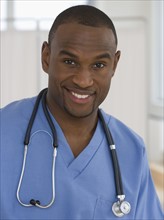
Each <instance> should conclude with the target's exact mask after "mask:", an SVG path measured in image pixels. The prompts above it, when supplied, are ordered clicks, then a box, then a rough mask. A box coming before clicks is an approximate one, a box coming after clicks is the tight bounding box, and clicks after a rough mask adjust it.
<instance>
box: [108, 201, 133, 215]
mask: <svg viewBox="0 0 164 220" xmlns="http://www.w3.org/2000/svg"><path fill="white" fill-rule="evenodd" d="M130 210H131V205H130V203H129V202H127V201H117V202H115V203H114V204H113V206H112V211H113V213H114V215H115V216H117V217H122V216H124V215H127V214H128V213H129V212H130Z"/></svg>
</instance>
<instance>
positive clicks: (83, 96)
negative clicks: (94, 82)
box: [71, 91, 89, 99]
mask: <svg viewBox="0 0 164 220" xmlns="http://www.w3.org/2000/svg"><path fill="white" fill-rule="evenodd" d="M71 94H72V95H73V96H75V97H76V98H78V99H86V98H88V97H89V95H82V94H78V93H75V92H73V91H71Z"/></svg>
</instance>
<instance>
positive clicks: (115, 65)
mask: <svg viewBox="0 0 164 220" xmlns="http://www.w3.org/2000/svg"><path fill="white" fill-rule="evenodd" d="M120 56H121V51H119V50H118V51H117V52H116V53H115V56H114V64H113V75H114V73H115V70H116V68H117V64H118V61H119V59H120Z"/></svg>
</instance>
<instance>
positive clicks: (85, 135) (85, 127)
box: [47, 102, 98, 157]
mask: <svg viewBox="0 0 164 220" xmlns="http://www.w3.org/2000/svg"><path fill="white" fill-rule="evenodd" d="M47 103H48V107H49V110H50V111H51V113H52V115H53V116H54V118H55V119H56V121H57V122H58V124H59V125H60V127H61V129H62V131H63V133H64V135H65V137H66V139H67V142H68V144H69V145H70V148H71V150H72V152H73V154H74V156H75V157H76V156H78V155H79V154H80V153H81V151H82V150H83V149H84V148H85V147H86V146H87V145H88V144H89V142H90V140H91V138H92V136H93V134H94V131H95V129H96V125H97V121H98V113H97V110H95V111H94V112H93V113H92V114H90V115H89V116H86V117H74V116H72V115H70V114H69V113H68V112H66V111H61V109H59V108H58V107H57V106H56V107H55V108H54V107H53V106H52V105H51V104H50V103H49V102H47Z"/></svg>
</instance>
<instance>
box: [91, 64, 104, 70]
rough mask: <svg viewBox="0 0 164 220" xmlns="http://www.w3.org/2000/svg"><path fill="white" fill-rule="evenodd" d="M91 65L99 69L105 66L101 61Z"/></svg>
mask: <svg viewBox="0 0 164 220" xmlns="http://www.w3.org/2000/svg"><path fill="white" fill-rule="evenodd" d="M93 67H94V68H97V69H101V68H103V67H105V64H103V63H95V64H94V65H93Z"/></svg>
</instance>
